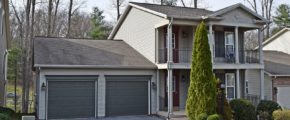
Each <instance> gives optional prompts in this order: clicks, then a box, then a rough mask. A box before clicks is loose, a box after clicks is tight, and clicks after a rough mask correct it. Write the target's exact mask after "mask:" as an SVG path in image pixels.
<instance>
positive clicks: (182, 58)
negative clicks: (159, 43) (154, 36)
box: [158, 48, 192, 63]
mask: <svg viewBox="0 0 290 120" xmlns="http://www.w3.org/2000/svg"><path fill="white" fill-rule="evenodd" d="M172 52H173V62H174V63H190V62H191V52H192V48H181V49H173V51H172ZM158 53H159V54H158V56H159V57H158V63H166V62H167V49H166V48H164V49H159V52H158Z"/></svg>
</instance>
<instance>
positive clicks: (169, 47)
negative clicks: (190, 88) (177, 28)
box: [167, 17, 173, 120]
mask: <svg viewBox="0 0 290 120" xmlns="http://www.w3.org/2000/svg"><path fill="white" fill-rule="evenodd" d="M172 24H173V17H171V18H169V24H168V27H167V36H168V37H167V66H168V67H167V71H171V70H172V68H171V64H172V59H173V57H172V56H171V55H172V40H171V39H172V35H171V34H172ZM170 43H171V44H170ZM170 77H172V76H170V75H169V73H168V74H167V80H168V81H170ZM167 84H168V89H167V90H168V91H167V94H168V95H167V96H168V97H167V98H168V102H167V104H168V105H167V106H168V110H167V120H170V117H171V116H170V115H171V114H172V113H171V112H172V109H173V108H171V105H170V104H171V101H173V97H172V96H173V95H172V91H170V90H171V89H170V87H171V86H170V82H167ZM170 99H172V100H171V101H170ZM172 103H173V102H172ZM172 107H173V105H172Z"/></svg>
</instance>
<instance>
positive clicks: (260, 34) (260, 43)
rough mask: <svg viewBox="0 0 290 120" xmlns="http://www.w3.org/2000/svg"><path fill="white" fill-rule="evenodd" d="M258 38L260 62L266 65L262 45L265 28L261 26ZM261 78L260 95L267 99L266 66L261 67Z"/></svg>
mask: <svg viewBox="0 0 290 120" xmlns="http://www.w3.org/2000/svg"><path fill="white" fill-rule="evenodd" d="M258 40H259V59H260V64H261V65H264V59H263V46H262V42H263V30H262V29H261V28H260V29H259V30H258ZM260 80H261V82H260V83H261V85H260V96H261V99H262V100H264V99H265V92H264V90H265V89H264V86H265V82H264V68H262V69H260Z"/></svg>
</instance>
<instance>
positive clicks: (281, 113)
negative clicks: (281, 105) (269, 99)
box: [273, 110, 290, 120]
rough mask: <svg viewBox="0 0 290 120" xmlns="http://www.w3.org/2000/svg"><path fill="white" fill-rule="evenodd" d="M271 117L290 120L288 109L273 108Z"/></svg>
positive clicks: (276, 119) (277, 119) (275, 119)
mask: <svg viewBox="0 0 290 120" xmlns="http://www.w3.org/2000/svg"><path fill="white" fill-rule="evenodd" d="M273 118H274V120H290V110H275V111H274V112H273Z"/></svg>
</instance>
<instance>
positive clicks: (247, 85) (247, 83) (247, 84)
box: [245, 80, 249, 94]
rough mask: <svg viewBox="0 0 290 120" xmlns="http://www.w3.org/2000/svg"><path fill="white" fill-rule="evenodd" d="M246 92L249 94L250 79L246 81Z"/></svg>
mask: <svg viewBox="0 0 290 120" xmlns="http://www.w3.org/2000/svg"><path fill="white" fill-rule="evenodd" d="M245 93H246V94H249V81H248V80H246V81H245Z"/></svg>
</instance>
